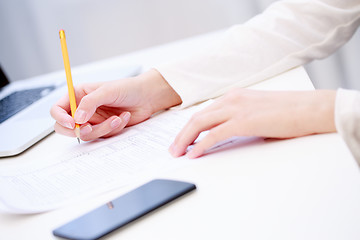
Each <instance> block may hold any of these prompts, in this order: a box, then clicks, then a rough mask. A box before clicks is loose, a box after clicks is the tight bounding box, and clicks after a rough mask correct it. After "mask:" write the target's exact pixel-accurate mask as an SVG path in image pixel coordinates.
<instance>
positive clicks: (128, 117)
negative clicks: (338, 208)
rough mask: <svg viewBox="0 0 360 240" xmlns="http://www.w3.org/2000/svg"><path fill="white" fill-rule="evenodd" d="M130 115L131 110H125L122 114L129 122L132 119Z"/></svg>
mask: <svg viewBox="0 0 360 240" xmlns="http://www.w3.org/2000/svg"><path fill="white" fill-rule="evenodd" d="M130 116H131V114H130V113H129V112H125V113H123V114H122V118H123V119H124V121H125V122H128V121H129V120H130Z"/></svg>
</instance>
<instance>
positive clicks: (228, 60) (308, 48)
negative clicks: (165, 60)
mask: <svg viewBox="0 0 360 240" xmlns="http://www.w3.org/2000/svg"><path fill="white" fill-rule="evenodd" d="M359 22H360V3H359V1H354V0H351V1H336V0H328V1H279V2H277V3H276V4H274V5H272V6H271V7H270V8H269V9H268V10H266V11H265V12H264V13H262V14H260V15H258V16H256V17H254V18H253V19H251V20H250V21H248V22H247V23H245V24H242V25H237V26H234V27H232V28H231V29H230V30H228V31H227V32H226V33H225V34H224V35H223V36H222V37H221V38H219V39H218V40H217V41H216V42H214V43H210V44H207V43H204V45H205V46H206V47H204V50H203V51H201V52H200V53H196V54H193V55H190V56H189V57H188V58H186V59H183V60H179V61H177V62H173V63H169V64H166V65H162V66H157V69H158V70H159V72H160V73H161V74H162V75H163V76H164V78H165V79H166V80H167V81H168V82H169V84H170V85H171V86H172V87H173V89H175V91H176V92H177V93H178V94H179V95H180V96H181V98H182V100H183V103H182V106H184V107H186V106H189V105H191V104H194V103H196V102H199V101H203V100H206V99H209V98H213V97H217V96H220V95H222V94H224V93H225V92H227V91H229V90H230V89H231V88H233V87H235V86H237V87H246V86H249V85H251V84H254V83H256V82H259V81H262V80H265V79H267V78H270V77H272V76H274V75H277V74H279V73H282V72H284V71H286V70H289V69H291V68H293V67H296V66H299V65H303V64H305V63H307V62H308V61H310V60H312V59H315V58H323V57H326V56H328V55H329V54H331V53H333V52H334V51H335V50H336V49H337V48H338V47H339V46H341V45H342V44H344V43H345V42H346V41H347V40H348V39H349V38H350V37H351V35H352V34H353V32H354V31H355V30H356V28H357V26H358V25H359ZM194 92H196V94H193V93H194Z"/></svg>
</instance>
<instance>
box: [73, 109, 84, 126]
mask: <svg viewBox="0 0 360 240" xmlns="http://www.w3.org/2000/svg"><path fill="white" fill-rule="evenodd" d="M85 118H86V112H85V111H83V110H77V111H76V112H75V116H74V119H75V121H76V122H77V123H84V122H85Z"/></svg>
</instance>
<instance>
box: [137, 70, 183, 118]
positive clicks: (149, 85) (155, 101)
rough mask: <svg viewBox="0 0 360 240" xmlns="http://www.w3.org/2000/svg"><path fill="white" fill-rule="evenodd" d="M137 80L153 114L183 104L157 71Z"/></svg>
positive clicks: (152, 71) (141, 76)
mask: <svg viewBox="0 0 360 240" xmlns="http://www.w3.org/2000/svg"><path fill="white" fill-rule="evenodd" d="M137 78H138V79H139V81H140V84H141V89H142V90H141V92H142V94H143V96H145V99H146V104H149V107H150V109H151V112H152V114H154V113H156V112H158V111H161V110H165V109H168V108H170V107H173V106H176V105H179V104H181V103H182V100H181V98H180V96H179V95H178V94H177V93H176V92H175V90H174V89H173V88H172V87H171V86H170V85H169V83H168V82H167V81H166V80H165V79H164V77H163V76H162V75H161V74H160V72H158V71H157V70H156V69H150V70H149V71H147V72H145V73H143V74H141V75H139V76H138V77H137Z"/></svg>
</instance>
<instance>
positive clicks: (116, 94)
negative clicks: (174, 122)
mask: <svg viewBox="0 0 360 240" xmlns="http://www.w3.org/2000/svg"><path fill="white" fill-rule="evenodd" d="M75 95H76V101H77V104H78V108H77V110H76V113H75V116H74V118H72V117H71V111H70V103H69V97H68V95H65V96H64V97H62V98H61V99H60V100H59V101H58V102H57V103H56V104H55V105H54V106H53V107H52V108H51V116H52V117H53V118H54V119H55V120H56V123H55V131H56V132H57V133H60V134H63V135H66V136H70V137H75V133H74V128H75V123H78V124H80V125H81V127H80V138H81V139H82V140H83V141H90V140H94V139H96V138H101V137H110V136H113V135H116V134H118V133H119V132H121V130H122V129H123V128H124V127H126V126H130V125H134V124H137V123H140V122H142V121H144V120H146V119H148V118H149V117H150V116H151V115H152V114H154V113H155V112H157V111H160V110H163V109H166V108H169V107H172V106H175V105H178V104H180V103H181V98H180V97H179V95H178V94H177V93H176V92H175V91H174V90H173V89H172V88H171V87H170V85H169V84H168V83H167V82H166V80H165V79H164V78H163V77H162V76H161V74H160V73H159V72H157V71H156V70H154V69H152V70H149V71H148V72H146V73H143V74H141V75H139V76H136V77H133V78H127V79H121V80H115V81H111V82H99V83H89V84H83V85H80V86H78V87H76V88H75Z"/></svg>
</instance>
